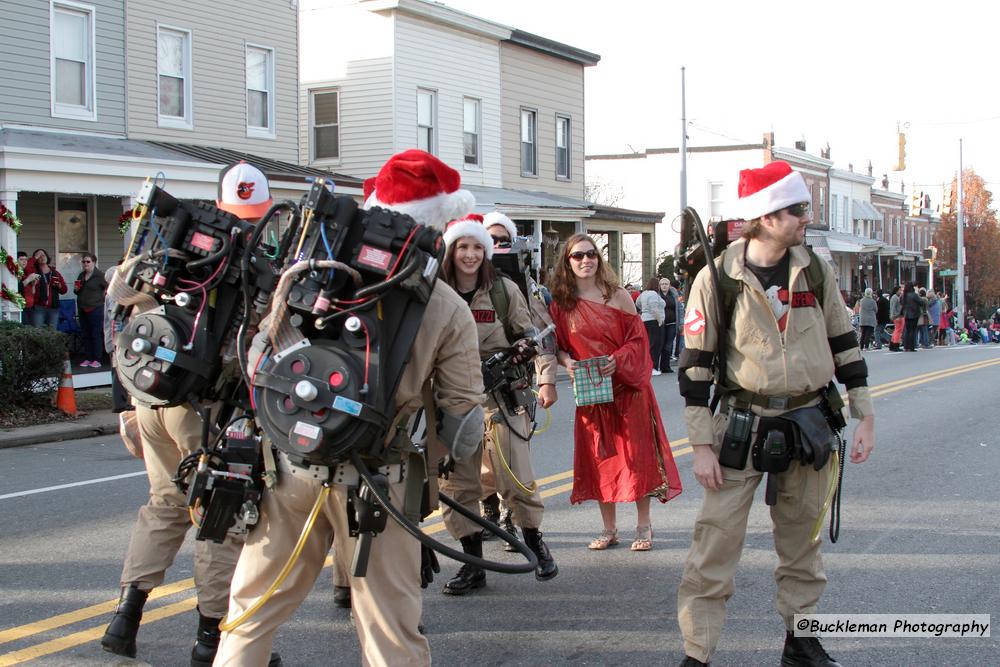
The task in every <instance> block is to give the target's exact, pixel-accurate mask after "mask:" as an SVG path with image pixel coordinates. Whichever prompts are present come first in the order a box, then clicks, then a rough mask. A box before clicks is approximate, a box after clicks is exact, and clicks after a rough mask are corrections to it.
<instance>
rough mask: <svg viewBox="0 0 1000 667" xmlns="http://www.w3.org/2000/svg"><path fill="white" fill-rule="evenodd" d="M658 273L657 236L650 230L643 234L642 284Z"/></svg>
mask: <svg viewBox="0 0 1000 667" xmlns="http://www.w3.org/2000/svg"><path fill="white" fill-rule="evenodd" d="M655 273H656V238H655V236H654V235H653V234H652V233H650V232H643V234H642V286H643V288H645V286H646V281H647V280H649V278H650V277H651V276H652V275H653V274H655Z"/></svg>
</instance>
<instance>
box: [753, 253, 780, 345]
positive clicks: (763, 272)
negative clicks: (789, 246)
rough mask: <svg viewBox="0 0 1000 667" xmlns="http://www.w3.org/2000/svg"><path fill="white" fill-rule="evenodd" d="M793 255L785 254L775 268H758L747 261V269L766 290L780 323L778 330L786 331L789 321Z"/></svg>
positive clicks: (769, 302)
mask: <svg viewBox="0 0 1000 667" xmlns="http://www.w3.org/2000/svg"><path fill="white" fill-rule="evenodd" d="M790 258H791V253H789V252H787V251H786V252H785V256H784V257H782V258H781V260H780V261H779V262H778V263H777V264H775V265H774V266H757V265H755V264H751V263H750V261H749V260H745V263H746V267H747V268H748V269H750V271H751V272H753V274H754V275H755V276H757V280H759V281H760V286H761V287H763V288H764V295H765V296H766V297H767V302H768V304H769V305H770V306H771V312H773V313H774V319H776V320H777V321H778V330H779V331H784V330H785V322H786V321H787V319H788V307H789V302H790V299H789V298H788V274H789V269H790V266H791V259H790Z"/></svg>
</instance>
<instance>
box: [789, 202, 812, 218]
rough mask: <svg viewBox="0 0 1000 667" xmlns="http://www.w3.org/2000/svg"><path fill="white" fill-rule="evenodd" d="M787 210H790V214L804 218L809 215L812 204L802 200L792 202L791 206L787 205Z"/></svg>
mask: <svg viewBox="0 0 1000 667" xmlns="http://www.w3.org/2000/svg"><path fill="white" fill-rule="evenodd" d="M785 210H786V211H788V214H789V215H793V216H795V217H796V218H804V217H805V216H807V215H809V211H811V210H812V204H810V203H809V202H805V201H804V202H802V203H800V204H792V205H791V206H786V207H785Z"/></svg>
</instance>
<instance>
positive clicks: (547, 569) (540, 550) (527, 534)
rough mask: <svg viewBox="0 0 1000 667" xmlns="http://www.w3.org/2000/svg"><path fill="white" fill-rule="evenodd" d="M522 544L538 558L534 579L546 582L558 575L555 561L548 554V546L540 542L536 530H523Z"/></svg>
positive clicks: (540, 536) (542, 541)
mask: <svg viewBox="0 0 1000 667" xmlns="http://www.w3.org/2000/svg"><path fill="white" fill-rule="evenodd" d="M522 530H523V531H524V543H525V544H527V545H528V548H529V549H531V550H532V551H533V552H535V555H536V556H538V567H536V568H535V579H538V580H539V581H548V580H549V579H552V578H553V577H555V576H556V575H557V574H559V566H558V565H556V559H555V558H553V557H552V553H551V552H549V546H548V545H547V544H545V541H544V540H542V534H541V533H540V532H538V529H537V528H523V529H522Z"/></svg>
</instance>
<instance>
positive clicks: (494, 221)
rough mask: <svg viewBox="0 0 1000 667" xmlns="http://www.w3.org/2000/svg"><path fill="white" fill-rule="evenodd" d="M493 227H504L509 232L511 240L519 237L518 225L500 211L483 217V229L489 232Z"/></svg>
mask: <svg viewBox="0 0 1000 667" xmlns="http://www.w3.org/2000/svg"><path fill="white" fill-rule="evenodd" d="M493 225H501V226H503V228H504V229H506V230H507V234H509V235H510V238H511V239H513V238H514V237H515V236H517V225H515V224H514V221H513V220H511V219H510V218H508V217H507V216H506V215H504V214H503V213H501V212H500V211H493V212H492V213H487V214H486V215H485V216H483V227H485V228H486V229H487V230H489V228H490V227H492V226H493Z"/></svg>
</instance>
